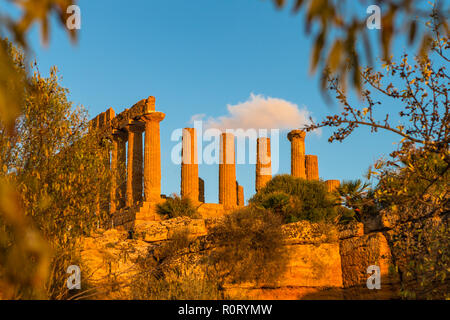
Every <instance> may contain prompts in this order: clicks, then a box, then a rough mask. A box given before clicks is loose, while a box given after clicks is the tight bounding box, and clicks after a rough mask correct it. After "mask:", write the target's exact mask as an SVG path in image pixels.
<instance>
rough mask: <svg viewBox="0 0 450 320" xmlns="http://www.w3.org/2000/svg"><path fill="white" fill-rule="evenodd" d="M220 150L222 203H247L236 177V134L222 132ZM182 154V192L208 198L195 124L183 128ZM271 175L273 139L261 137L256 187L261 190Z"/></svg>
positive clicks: (196, 198)
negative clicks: (200, 168)
mask: <svg viewBox="0 0 450 320" xmlns="http://www.w3.org/2000/svg"><path fill="white" fill-rule="evenodd" d="M219 153H220V154H219V161H220V162H219V203H220V204H222V205H223V206H224V207H225V208H232V207H236V206H243V205H244V187H243V186H241V185H239V184H238V183H237V181H236V164H235V142H234V135H233V134H231V133H222V134H221V136H220V151H219ZM181 154H182V161H181V196H182V197H183V198H190V199H191V200H192V201H194V202H196V201H200V202H204V201H205V200H204V181H203V180H202V179H200V178H199V176H198V161H197V133H196V130H195V129H194V128H185V129H183V135H182V151H181ZM271 178H272V170H271V154H270V139H269V138H258V140H257V163H256V189H257V190H260V189H261V188H262V187H264V185H265V184H266V183H267V182H268V181H270V179H271ZM199 189H201V190H200V192H199Z"/></svg>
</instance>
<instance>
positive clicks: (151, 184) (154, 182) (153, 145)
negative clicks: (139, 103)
mask: <svg viewBox="0 0 450 320" xmlns="http://www.w3.org/2000/svg"><path fill="white" fill-rule="evenodd" d="M164 117H165V114H164V113H162V112H157V111H154V112H151V113H149V114H145V115H143V116H141V117H140V118H139V120H133V121H130V122H129V123H128V125H126V126H125V127H124V129H123V130H116V131H115V132H114V133H113V141H112V145H113V146H112V152H111V170H112V172H113V177H112V181H111V194H110V198H111V199H110V200H111V201H110V210H111V212H114V211H116V210H117V209H120V208H122V207H125V206H128V207H131V206H133V205H134V204H136V203H138V202H140V201H142V200H145V201H158V200H159V199H160V197H161V145H160V130H159V123H160V122H161V121H162V120H163V119H164ZM143 133H145V141H143V139H142V134H143ZM143 142H144V143H143ZM127 145H128V146H127ZM125 163H126V166H125ZM124 177H126V179H125V181H124V180H123V179H124ZM143 195H144V196H143Z"/></svg>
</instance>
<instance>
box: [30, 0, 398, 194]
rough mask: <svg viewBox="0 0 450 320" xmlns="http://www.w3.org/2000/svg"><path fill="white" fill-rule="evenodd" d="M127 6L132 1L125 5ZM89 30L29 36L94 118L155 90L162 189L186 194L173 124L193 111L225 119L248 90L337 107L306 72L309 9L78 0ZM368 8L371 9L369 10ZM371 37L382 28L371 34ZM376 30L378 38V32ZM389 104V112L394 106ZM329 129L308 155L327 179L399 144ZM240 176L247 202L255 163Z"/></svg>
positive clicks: (248, 1)
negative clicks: (71, 35) (46, 39)
mask: <svg viewBox="0 0 450 320" xmlns="http://www.w3.org/2000/svg"><path fill="white" fill-rule="evenodd" d="M125 3H126V5H125ZM78 4H79V6H80V8H81V13H82V29H81V31H80V34H79V35H80V37H79V41H78V43H77V44H76V45H73V44H71V42H70V41H69V40H68V37H67V36H66V34H65V33H64V32H63V31H62V30H61V28H55V25H56V24H53V28H52V34H51V42H50V45H49V46H48V48H44V47H43V46H42V45H41V43H40V41H39V36H38V33H37V31H36V30H34V31H33V32H32V33H31V34H30V41H31V44H32V49H33V54H34V58H36V59H37V62H38V64H39V69H40V70H41V72H42V73H45V72H47V71H48V70H49V69H50V67H51V66H53V65H56V66H58V69H59V71H60V75H61V76H62V85H63V86H65V87H67V88H68V89H69V90H70V99H71V101H73V102H74V104H77V105H78V104H82V105H84V106H85V107H86V108H88V110H89V113H90V115H91V117H93V116H95V115H96V114H98V113H100V112H102V111H104V110H106V109H107V108H109V107H112V108H113V109H114V110H115V111H116V113H119V112H121V111H123V110H124V109H125V108H128V107H130V106H131V105H133V104H134V103H136V102H137V101H139V100H141V99H143V98H147V97H148V96H150V95H153V96H155V97H156V108H157V110H159V111H162V112H164V113H166V119H165V120H164V121H163V122H162V123H161V145H162V177H163V179H162V192H163V193H165V194H170V193H172V192H177V193H179V191H180V168H179V166H177V165H175V164H172V163H171V160H170V153H171V149H172V147H173V146H174V145H175V144H176V143H175V142H172V141H170V136H171V133H172V131H173V130H175V129H177V128H182V127H186V126H190V123H189V120H190V118H191V117H192V116H193V115H195V114H206V115H207V116H211V117H218V116H222V115H226V114H227V105H229V104H231V105H233V104H237V103H239V102H244V101H246V100H247V99H248V98H249V97H250V94H251V93H254V94H261V95H264V96H269V97H273V98H280V99H284V100H287V101H289V102H291V103H294V104H297V105H298V106H299V107H304V106H305V107H306V108H307V109H308V110H309V111H310V112H311V113H312V114H313V117H314V118H315V119H321V118H322V117H323V116H324V115H325V114H328V113H330V112H337V111H339V109H338V106H337V105H334V106H328V105H327V104H326V103H325V101H324V99H323V98H322V96H321V93H320V89H319V85H318V77H317V75H316V76H311V75H309V73H308V71H309V54H310V48H311V39H310V38H307V37H306V35H305V33H304V31H303V30H304V29H303V18H302V15H292V14H291V12H290V10H287V9H284V10H281V11H279V10H276V9H275V8H274V5H273V3H272V1H259V0H215V1H210V0H196V1H185V0H165V1H154V0H152V1H143V0H142V1H137V0H136V1H127V2H124V1H118V0H115V1H102V0H96V1H92V0H81V1H79V3H78ZM362 14H365V12H362ZM373 32H374V33H377V32H379V31H376V30H373ZM374 36H376V35H374ZM389 103H390V102H386V106H385V107H386V108H389V107H392V106H391V105H389ZM286 134H287V131H283V132H282V133H281V135H280V138H281V140H280V170H279V173H289V172H290V144H289V142H288V140H287V139H286ZM329 134H330V130H328V129H324V130H323V131H322V134H321V135H320V136H318V135H309V136H307V139H306V153H307V154H316V155H318V157H319V174H320V177H321V178H323V179H340V180H342V179H355V178H360V177H361V176H362V175H363V174H364V173H365V172H366V170H367V168H368V167H369V165H371V164H372V163H373V162H374V161H375V160H376V159H378V158H380V157H381V156H382V155H387V154H388V153H389V152H390V151H392V150H393V148H394V147H395V146H394V145H393V142H394V141H397V140H398V139H396V138H395V137H393V136H392V135H390V134H382V133H379V134H376V135H374V134H370V133H369V130H366V129H360V130H358V131H357V132H355V134H353V135H352V136H351V137H349V138H348V139H347V140H346V141H345V142H343V143H337V142H335V143H333V144H330V143H328V142H327V139H328V136H329ZM200 176H201V177H202V178H203V179H204V180H205V187H206V200H207V201H208V202H217V200H218V166H217V165H213V166H206V165H201V166H200ZM237 179H238V181H239V183H240V184H241V185H243V186H244V189H245V197H246V199H248V198H250V197H251V196H252V195H253V193H254V180H255V169H254V165H240V166H238V168H237Z"/></svg>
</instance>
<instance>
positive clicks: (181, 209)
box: [156, 194, 199, 219]
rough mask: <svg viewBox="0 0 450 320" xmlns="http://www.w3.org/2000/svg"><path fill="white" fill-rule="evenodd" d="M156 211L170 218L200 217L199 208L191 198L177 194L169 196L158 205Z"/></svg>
mask: <svg viewBox="0 0 450 320" xmlns="http://www.w3.org/2000/svg"><path fill="white" fill-rule="evenodd" d="M156 212H157V213H158V214H160V215H161V216H163V217H166V218H168V219H170V218H176V217H189V218H198V217H199V215H198V213H197V209H196V208H195V207H194V205H193V204H192V201H191V200H190V199H189V198H181V197H180V196H179V195H177V194H173V195H171V196H170V197H167V199H166V201H165V202H163V203H160V204H158V205H157V206H156Z"/></svg>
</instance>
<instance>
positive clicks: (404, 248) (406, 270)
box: [307, 11, 450, 298]
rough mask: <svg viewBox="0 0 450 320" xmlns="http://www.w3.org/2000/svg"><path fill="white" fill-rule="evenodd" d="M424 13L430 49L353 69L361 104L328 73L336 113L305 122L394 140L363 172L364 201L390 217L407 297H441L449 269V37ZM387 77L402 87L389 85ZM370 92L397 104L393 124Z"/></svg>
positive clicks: (338, 134) (338, 135)
mask: <svg viewBox="0 0 450 320" xmlns="http://www.w3.org/2000/svg"><path fill="white" fill-rule="evenodd" d="M430 17H431V20H430V21H429V23H427V26H428V27H429V29H430V32H431V33H432V34H433V38H432V39H429V46H430V48H431V53H430V55H427V54H423V55H419V56H417V57H416V58H415V63H413V64H411V63H410V61H409V59H408V55H407V54H404V55H403V56H402V59H401V61H400V62H398V63H397V62H394V61H387V62H386V63H385V64H384V66H383V67H384V69H385V70H384V71H375V70H374V69H373V68H366V69H364V70H360V71H359V72H360V76H361V77H362V79H363V80H364V81H363V85H364V86H363V90H362V103H363V105H362V106H355V105H353V104H352V103H351V102H350V100H349V99H348V96H347V94H346V92H345V90H344V87H343V85H342V83H341V81H340V78H339V77H332V76H328V84H329V89H330V90H331V91H334V92H335V93H336V98H337V100H338V101H339V102H340V103H341V104H342V105H343V109H344V111H343V112H342V113H341V114H337V115H330V116H328V117H326V119H325V120H324V121H322V122H320V123H318V124H315V123H313V124H312V125H310V126H308V127H307V130H314V129H317V128H320V127H327V126H328V127H334V128H336V131H335V132H334V133H333V135H332V136H331V137H330V138H329V141H330V142H332V141H335V140H337V141H342V140H344V139H345V138H347V137H348V136H349V135H350V134H352V133H353V132H354V130H355V129H357V128H358V127H360V126H366V127H369V128H370V129H371V131H372V132H378V130H386V131H389V132H391V133H395V134H396V135H397V136H398V137H399V138H400V139H401V140H400V142H399V148H398V149H397V150H395V151H394V152H392V153H391V155H390V156H391V157H390V158H389V159H383V160H379V161H377V162H376V163H375V164H374V169H372V168H371V169H370V170H369V174H368V177H369V178H370V177H371V176H376V177H378V185H377V186H376V188H375V190H374V193H373V195H372V199H369V200H371V201H373V202H374V203H375V204H376V205H377V206H378V208H379V209H380V211H381V210H382V212H383V213H384V214H386V215H387V216H388V217H390V218H392V219H393V221H396V222H397V224H395V225H393V226H391V228H392V232H390V233H388V234H387V235H388V238H389V239H388V240H389V242H390V245H391V249H392V253H393V258H394V261H395V264H396V268H397V271H398V273H399V275H400V279H401V281H402V288H403V290H402V293H403V294H404V296H405V297H412V298H419V297H420V298H435V297H437V298H443V297H448V280H447V279H448V278H449V275H450V273H449V268H448V262H449V259H448V256H449V254H448V239H449V231H450V228H449V227H448V214H449V212H450V210H449V206H448V201H449V199H450V195H449V188H448V181H449V171H450V170H449V169H450V154H449V142H450V130H449V127H450V100H449V97H448V79H450V75H449V74H448V72H447V69H446V65H447V64H448V62H449V61H450V59H449V57H448V56H447V52H448V49H450V41H449V38H448V33H445V34H441V30H442V27H443V22H442V21H441V20H440V19H439V18H438V17H437V16H436V13H435V12H434V11H433V13H432V14H431V16H430ZM394 83H400V84H401V85H402V87H400V88H397V87H396V86H395V85H394ZM371 90H375V91H376V92H377V93H379V94H381V95H383V96H385V97H387V98H391V99H392V100H393V101H394V102H395V103H397V105H398V106H399V108H400V110H399V112H398V117H399V119H400V121H398V122H399V123H398V125H393V123H392V121H393V120H392V118H394V117H393V115H392V113H391V112H389V111H387V112H386V113H385V115H384V116H383V117H381V118H379V117H377V114H379V113H380V111H381V110H379V109H380V108H381V107H382V104H381V102H380V101H378V100H376V99H375V98H374V97H373V94H372V91H371ZM396 120H397V119H396ZM396 122H397V121H396Z"/></svg>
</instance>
